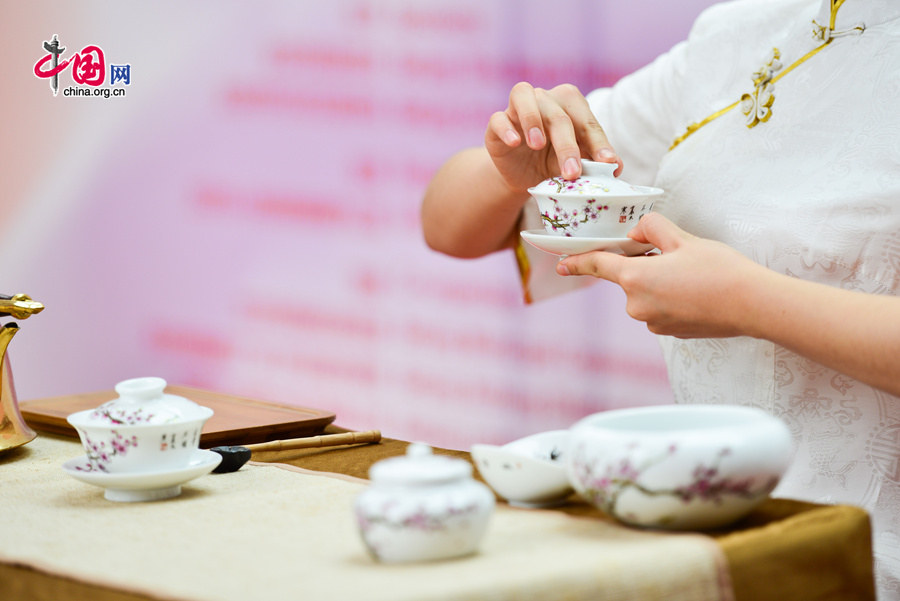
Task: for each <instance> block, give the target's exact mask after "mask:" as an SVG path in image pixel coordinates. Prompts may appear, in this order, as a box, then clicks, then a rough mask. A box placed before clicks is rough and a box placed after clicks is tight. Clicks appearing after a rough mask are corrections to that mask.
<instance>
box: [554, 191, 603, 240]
mask: <svg viewBox="0 0 900 601" xmlns="http://www.w3.org/2000/svg"><path fill="white" fill-rule="evenodd" d="M550 200H552V201H553V208H552V209H550V210H548V211H544V212H543V213H541V219H542V220H544V221H545V222H547V223H548V224H549V225H550V227H551V228H552V229H553V231H554V232H556V231H561V232H562V233H563V234H564V235H566V236H571V235H572V232H574V231H576V230H577V229H578V226H580V225H581V224H582V223H588V222H592V221H597V220H598V219H599V218H600V215H601V213H602V212H603V211H608V210H609V205H605V204H601V203H599V202H597V199H596V198H588V199H587V200H586V201H585V202H584V204H583V205H582V206H581V208H575V209H572V210H571V211H566V210H565V209H563V208H562V207H560V206H559V201H558V200H557V199H555V198H552V197H551V198H550Z"/></svg>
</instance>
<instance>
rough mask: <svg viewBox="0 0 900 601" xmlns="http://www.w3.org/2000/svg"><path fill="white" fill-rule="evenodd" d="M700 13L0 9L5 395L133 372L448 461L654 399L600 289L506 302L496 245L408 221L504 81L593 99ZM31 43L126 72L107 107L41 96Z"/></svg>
mask: <svg viewBox="0 0 900 601" xmlns="http://www.w3.org/2000/svg"><path fill="white" fill-rule="evenodd" d="M708 4H710V1H709V0H692V1H686V2H680V3H665V2H650V1H648V0H640V1H635V0H632V1H631V2H611V1H606V0H594V1H590V0H559V1H556V2H553V3H548V2H543V1H540V0H529V1H513V0H502V1H501V0H498V1H494V2H484V1H483V0H477V1H475V0H472V1H469V0H432V1H430V2H421V1H419V2H415V1H412V0H392V1H384V0H378V1H377V2H376V1H375V0H368V1H367V0H352V1H351V0H336V1H333V2H324V3H323V2H316V3H313V2H294V1H290V2H288V1H281V2H265V3H247V2H237V1H226V2H221V1H217V2H190V3H174V2H172V3H163V4H157V3H143V4H138V3H114V2H97V1H94V2H79V3H57V2H28V3H16V4H14V5H11V6H9V7H7V8H6V10H5V11H4V12H5V18H4V19H3V20H2V22H0V40H2V42H0V44H2V45H3V49H4V60H3V61H0V76H2V81H3V84H2V86H3V94H2V97H0V107H2V110H3V116H4V134H3V138H2V146H0V173H2V181H3V183H4V192H5V193H4V195H3V198H2V201H0V292H6V293H15V292H27V293H28V294H31V295H32V296H33V297H34V298H35V299H37V300H40V301H42V302H44V303H45V304H46V306H47V310H46V311H45V312H44V313H42V314H41V315H39V316H37V317H34V318H32V319H30V320H29V321H27V322H23V323H22V324H21V325H22V332H21V333H20V334H19V335H18V336H17V338H16V340H15V341H14V342H13V344H12V345H11V346H10V350H11V359H12V362H13V366H14V372H15V376H16V385H17V388H18V392H19V397H20V399H23V400H25V399H31V398H37V397H44V396H55V395H62V394H67V393H75V392H87V391H93V390H100V389H109V388H112V386H113V385H114V384H115V383H116V382H117V381H119V380H122V379H125V378H130V377H135V376H141V375H158V376H162V377H164V378H166V379H167V380H168V381H169V382H170V383H173V384H182V385H189V386H197V387H203V388H208V389H212V390H219V391H223V392H229V393H234V394H242V395H248V396H253V397H258V398H262V399H268V400H272V401H277V402H282V403H289V404H296V405H301V406H310V407H319V408H324V409H329V410H332V411H334V412H335V413H337V415H338V420H337V421H338V423H340V424H341V425H344V426H347V427H351V428H380V429H381V430H382V431H383V432H384V433H385V435H387V436H393V437H400V438H406V439H416V440H426V441H428V442H429V443H432V444H436V445H442V446H451V447H457V448H465V447H467V446H468V445H469V444H471V443H473V442H497V443H502V442H507V441H509V440H512V439H514V438H517V437H520V436H524V435H526V434H530V433H532V432H536V431H540V430H546V429H552V428H557V427H567V426H569V425H570V424H571V423H573V422H574V421H576V420H577V419H579V418H580V417H583V416H584V415H587V414H589V413H593V412H595V411H600V410H603V409H606V408H611V407H622V406H629V405H641V404H658V403H667V402H670V392H669V388H668V383H667V379H666V374H665V368H664V365H663V363H662V360H661V357H660V352H659V349H658V347H657V344H656V341H655V339H654V337H653V336H652V335H651V334H649V333H648V332H647V331H646V329H645V327H644V326H643V324H640V323H637V322H634V321H633V320H631V319H630V318H628V317H627V315H626V314H625V311H624V299H623V297H622V294H621V292H620V291H619V290H618V289H617V288H615V287H614V286H611V285H609V284H604V283H600V284H598V285H596V286H593V287H591V288H590V289H588V290H586V291H582V292H578V293H574V294H571V295H568V296H567V297H562V298H557V299H553V300H550V301H545V302H542V303H539V304H537V305H532V306H528V307H526V306H524V305H523V304H522V302H521V299H520V294H519V287H518V274H517V271H516V268H515V263H514V260H513V258H512V256H511V255H510V254H509V253H504V254H501V255H496V256H491V257H488V258H484V259H479V260H473V261H461V260H456V259H451V258H448V257H444V256H441V255H438V254H436V253H434V252H432V251H430V250H429V249H427V247H426V246H425V245H424V243H423V242H422V236H421V232H420V228H419V223H418V208H419V203H420V199H421V195H422V192H423V190H424V188H425V186H426V184H427V182H428V180H429V178H430V177H431V175H432V173H433V172H434V170H435V169H436V168H437V167H438V166H439V165H440V164H441V163H442V162H443V161H444V160H445V159H446V158H447V157H449V156H450V155H451V154H452V153H453V152H455V151H457V150H459V149H461V148H463V147H466V146H472V145H478V144H480V143H481V140H482V136H483V132H484V128H485V125H486V123H487V119H488V116H489V115H490V113H492V112H493V111H495V110H500V109H503V108H505V106H506V101H507V95H508V91H509V89H510V87H511V86H512V85H513V84H514V83H516V82H517V81H519V80H523V79H525V80H529V81H531V82H532V83H534V84H535V85H540V86H545V87H551V86H553V85H556V84H557V83H562V82H571V83H575V84H576V85H578V86H579V87H580V88H581V89H582V91H584V92H587V91H588V90H590V89H591V88H593V87H597V86H601V85H607V84H610V83H612V82H614V81H615V80H616V79H617V78H619V77H620V76H621V75H623V74H625V73H627V72H629V71H631V70H633V69H635V68H637V67H639V66H641V65H643V64H645V63H646V62H648V61H650V60H652V58H653V57H654V56H655V55H656V54H658V53H659V52H661V51H664V50H665V49H667V48H668V47H670V46H671V45H672V44H673V43H675V42H677V41H678V40H680V39H682V38H683V37H684V36H685V35H686V34H687V32H688V30H689V27H690V23H691V22H692V21H693V19H694V17H695V16H696V15H697V14H698V13H699V12H700V10H702V8H704V7H705V6H706V5H708ZM54 33H55V34H58V35H59V38H60V42H61V45H63V46H65V47H66V48H67V51H66V53H65V54H64V56H68V55H69V54H70V53H71V52H77V51H78V50H80V49H81V48H83V47H84V46H87V45H90V44H95V45H98V46H100V47H101V48H103V50H104V52H105V55H106V59H107V61H108V62H111V63H116V64H122V63H129V64H131V66H132V67H131V69H132V71H131V77H132V81H131V85H130V86H128V87H127V96H126V97H125V98H109V99H103V98H81V97H63V95H62V93H60V95H59V96H57V97H54V96H53V95H52V93H51V91H50V88H49V84H48V82H47V80H39V79H38V78H36V77H35V76H34V75H33V73H32V68H33V66H34V63H35V62H36V61H37V60H38V59H40V58H41V57H42V56H43V55H44V51H43V49H42V43H43V42H44V41H45V40H49V39H50V37H51V36H52V35H53V34H54ZM69 85H74V84H73V81H72V79H71V75H70V74H69V73H64V74H61V75H60V89H61V90H62V89H63V88H64V87H65V86H69ZM607 126H608V127H609V126H610V124H607Z"/></svg>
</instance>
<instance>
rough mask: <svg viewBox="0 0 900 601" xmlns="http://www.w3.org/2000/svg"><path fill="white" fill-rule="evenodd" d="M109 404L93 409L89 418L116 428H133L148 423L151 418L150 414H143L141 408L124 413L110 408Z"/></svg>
mask: <svg viewBox="0 0 900 601" xmlns="http://www.w3.org/2000/svg"><path fill="white" fill-rule="evenodd" d="M108 405H109V403H107V404H105V405H101V406H99V407H97V408H96V409H94V411H93V413H91V418H94V419H104V420H106V421H108V422H109V423H111V424H114V425H116V426H133V425H135V424H140V423H149V422H150V420H151V419H152V418H153V414H152V413H144V409H143V407H138V408H137V409H135V410H134V411H126V410H125V409H114V408H110V407H109V406H108Z"/></svg>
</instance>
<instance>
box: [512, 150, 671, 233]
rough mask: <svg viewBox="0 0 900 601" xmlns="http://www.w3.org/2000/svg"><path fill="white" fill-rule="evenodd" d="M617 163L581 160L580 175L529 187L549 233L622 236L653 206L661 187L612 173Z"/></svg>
mask: <svg viewBox="0 0 900 601" xmlns="http://www.w3.org/2000/svg"><path fill="white" fill-rule="evenodd" d="M617 167H618V165H617V164H615V163H598V162H594V161H588V160H585V159H582V160H581V170H582V173H581V176H580V177H578V178H576V179H574V180H571V181H570V180H566V179H563V178H562V177H561V176H559V177H551V178H549V179H546V180H544V181H542V182H541V183H539V184H538V185H536V186H534V187H531V188H529V189H528V193H529V194H531V196H532V197H534V199H535V200H536V201H537V204H538V209H539V210H540V212H541V221H542V222H543V224H544V229H545V230H546V231H547V233H548V234H550V235H553V236H578V237H590V238H605V239H621V238H625V237H626V236H627V235H628V232H629V231H630V230H631V228H633V227H634V226H635V225H637V222H638V220H639V219H640V218H641V217H642V216H644V215H646V214H647V213H649V212H650V211H651V210H653V200H654V197H656V196H659V195H661V194H662V193H663V191H662V190H661V189H660V188H652V187H648V186H635V185H632V184H629V183H627V182H624V181H622V180H620V179H618V178H616V177H614V176H613V172H615V170H616V168H617Z"/></svg>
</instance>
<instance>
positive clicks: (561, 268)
mask: <svg viewBox="0 0 900 601" xmlns="http://www.w3.org/2000/svg"><path fill="white" fill-rule="evenodd" d="M564 259H565V257H563V258H562V259H560V260H559V263H557V264H556V273H558V274H559V275H569V266H568V265H566V264H565V263H563V260H564Z"/></svg>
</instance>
